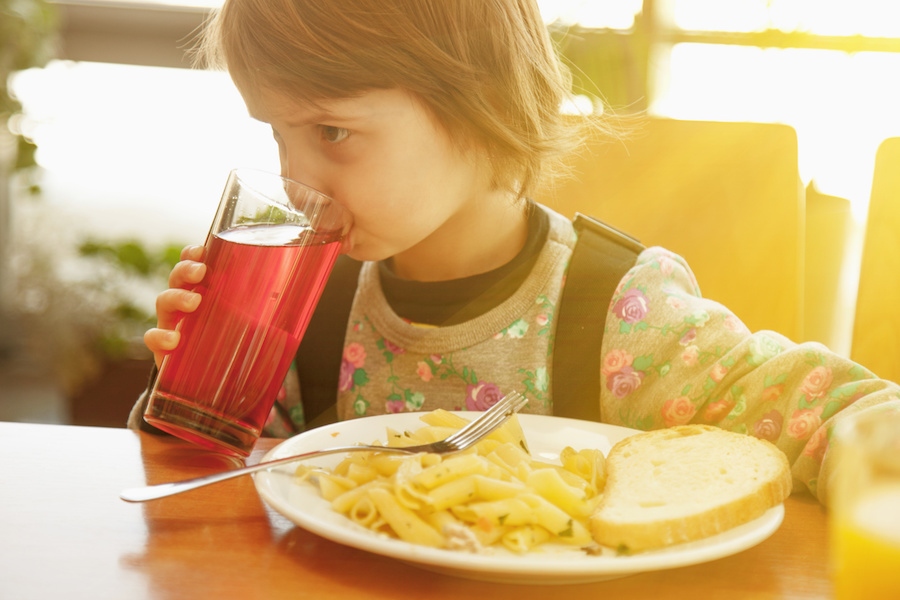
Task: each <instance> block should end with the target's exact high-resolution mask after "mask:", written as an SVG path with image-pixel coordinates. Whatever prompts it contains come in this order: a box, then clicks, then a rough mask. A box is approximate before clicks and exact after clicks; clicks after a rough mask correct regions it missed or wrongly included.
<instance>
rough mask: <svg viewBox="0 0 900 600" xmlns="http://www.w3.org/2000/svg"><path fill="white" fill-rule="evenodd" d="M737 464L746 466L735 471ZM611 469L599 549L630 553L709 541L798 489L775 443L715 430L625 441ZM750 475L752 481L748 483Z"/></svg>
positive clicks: (597, 523) (595, 527) (680, 430)
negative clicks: (747, 474)
mask: <svg viewBox="0 0 900 600" xmlns="http://www.w3.org/2000/svg"><path fill="white" fill-rule="evenodd" d="M736 459H737V460H739V461H746V463H745V464H739V465H734V463H735V462H736ZM679 460H684V461H687V460H691V461H695V462H692V463H689V464H686V465H685V464H679V463H678V461H679ZM729 460H730V461H732V462H731V464H730V465H729V464H728V461H729ZM648 462H649V463H652V466H649V465H648ZM606 464H607V474H608V479H607V482H606V489H605V491H604V496H603V499H602V500H601V502H600V504H599V505H598V507H597V509H596V511H595V512H594V514H593V515H592V516H591V533H592V535H593V537H594V540H595V541H596V542H597V543H598V544H601V545H604V546H610V547H613V548H617V549H619V550H624V551H630V552H636V551H642V550H649V549H653V548H660V547H665V546H670V545H673V544H679V543H683V542H689V541H692V540H697V539H701V538H705V537H709V536H711V535H715V534H717V533H721V532H723V531H726V530H728V529H731V528H733V527H737V526H738V525H741V524H743V523H747V522H749V521H752V520H753V519H756V518H757V517H759V516H761V515H762V514H763V513H765V512H766V511H767V510H768V509H770V508H772V507H773V506H777V505H779V504H781V503H782V502H784V499H785V498H787V496H788V495H790V493H791V487H792V485H793V478H792V476H791V471H790V465H789V464H788V461H787V457H786V456H785V455H784V453H783V452H781V450H779V449H778V448H777V447H775V446H774V445H773V444H771V443H770V442H768V441H766V440H761V439H758V438H755V437H751V436H747V435H743V434H739V433H734V432H729V431H725V430H723V429H719V428H717V427H712V426H709V425H681V426H676V427H671V428H668V429H660V430H655V431H649V432H643V433H640V434H636V435H634V436H631V437H628V438H625V439H624V440H622V441H620V442H619V443H617V444H616V445H615V446H613V448H612V449H611V450H610V453H609V455H608V456H607V461H606ZM648 469H649V474H648ZM748 469H749V470H750V474H751V476H749V477H742V476H741V475H743V474H744V473H743V472H744V471H747V470H748ZM732 470H734V471H737V473H736V475H737V477H735V474H730V472H731V471H732ZM639 477H644V478H645V479H643V480H638V479H637V478H639ZM676 477H677V480H675V479H674V478H676ZM729 478H731V479H736V480H735V481H733V482H732V483H729ZM676 488H677V489H676ZM673 495H674V496H675V497H674V498H673Z"/></svg>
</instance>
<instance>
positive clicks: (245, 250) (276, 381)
mask: <svg viewBox="0 0 900 600" xmlns="http://www.w3.org/2000/svg"><path fill="white" fill-rule="evenodd" d="M225 213H226V215H230V213H228V211H225ZM217 220H218V221H221V219H219V218H217ZM234 220H236V221H238V222H239V223H241V224H239V225H237V226H233V227H230V228H227V229H224V230H222V231H219V232H218V233H211V234H210V236H209V238H208V241H207V245H206V256H205V259H204V262H205V263H206V265H207V271H206V277H205V278H204V280H203V281H202V282H201V284H200V285H199V286H197V288H195V290H196V291H197V292H199V293H200V294H201V295H202V301H201V302H200V305H199V307H198V308H197V310H196V311H195V312H193V313H191V314H188V315H185V317H184V319H182V321H181V323H180V324H179V326H178V327H179V330H180V331H181V342H180V343H179V345H178V347H177V348H176V349H175V350H174V351H173V352H172V353H171V354H169V355H167V356H166V357H165V359H164V360H163V362H162V364H161V366H160V370H159V375H158V377H157V380H156V384H155V386H154V388H153V391H152V392H151V397H150V402H149V403H148V407H147V410H146V412H145V413H144V418H145V420H146V421H147V422H148V423H150V424H152V425H154V426H155V427H158V428H159V429H162V430H164V431H168V432H169V433H172V434H174V435H177V436H178V437H181V438H183V439H186V440H189V441H191V442H194V443H196V444H198V445H200V446H203V447H206V448H210V449H214V450H217V451H220V452H225V453H229V454H233V455H237V456H246V455H248V454H249V453H250V450H251V449H252V447H253V444H254V443H255V442H256V440H257V438H258V437H259V435H260V433H261V431H262V427H263V425H264V424H265V422H266V418H267V417H268V415H269V411H270V410H271V408H272V405H273V403H274V402H275V399H276V396H277V394H278V392H279V390H280V389H281V386H282V384H283V382H284V378H285V376H286V375H287V372H288V370H289V368H290V365H291V361H292V360H293V359H294V356H295V354H296V352H297V348H298V346H299V345H300V339H301V338H302V337H303V332H304V331H305V330H306V326H307V324H308V323H309V319H310V317H311V316H312V312H313V310H314V309H315V306H316V303H317V302H318V299H319V296H320V295H321V293H322V289H323V288H324V287H325V282H326V281H327V279H328V275H329V274H330V272H331V268H332V266H333V265H334V261H335V259H336V258H337V256H338V253H339V252H340V247H341V230H340V229H335V228H331V229H324V230H323V231H320V232H317V231H314V230H313V229H312V228H311V227H310V226H309V224H308V221H307V220H306V219H305V217H304V218H300V219H297V220H296V222H292V223H291V222H287V223H279V222H269V223H254V222H249V223H248V221H250V219H247V218H244V219H240V218H238V219H234ZM277 220H278V219H275V221H277ZM245 223H246V224H245ZM215 229H216V227H215V226H214V229H213V231H215Z"/></svg>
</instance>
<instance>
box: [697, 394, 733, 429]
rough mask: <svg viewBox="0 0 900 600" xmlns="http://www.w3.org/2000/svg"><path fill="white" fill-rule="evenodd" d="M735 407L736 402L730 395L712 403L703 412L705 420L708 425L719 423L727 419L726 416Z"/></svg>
mask: <svg viewBox="0 0 900 600" xmlns="http://www.w3.org/2000/svg"><path fill="white" fill-rule="evenodd" d="M734 405H735V401H734V398H732V397H731V394H728V395H727V396H725V397H724V398H722V399H721V400H717V401H716V402H710V403H709V404H707V405H706V408H705V409H704V410H703V420H704V421H706V422H707V423H717V422H718V421H721V420H722V419H723V418H725V415H727V414H728V413H730V412H731V409H733V408H734Z"/></svg>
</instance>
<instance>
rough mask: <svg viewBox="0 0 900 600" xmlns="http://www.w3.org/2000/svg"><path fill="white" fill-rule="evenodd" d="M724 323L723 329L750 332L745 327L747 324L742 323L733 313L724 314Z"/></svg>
mask: <svg viewBox="0 0 900 600" xmlns="http://www.w3.org/2000/svg"><path fill="white" fill-rule="evenodd" d="M724 325H725V329H727V330H728V331H733V332H735V333H750V330H749V329H747V326H746V325H744V324H743V323H742V322H741V320H740V319H738V318H737V317H736V316H734V315H728V316H726V317H725V321H724Z"/></svg>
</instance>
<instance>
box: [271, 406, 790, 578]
mask: <svg viewBox="0 0 900 600" xmlns="http://www.w3.org/2000/svg"><path fill="white" fill-rule="evenodd" d="M419 416H420V415H419V414H416V413H401V414H397V415H383V416H377V417H366V418H362V419H355V420H351V421H345V422H342V423H336V424H333V425H327V426H324V427H320V428H317V429H313V430H311V431H308V432H306V433H302V434H300V435H297V436H295V437H292V438H290V439H288V440H285V441H284V442H282V443H281V444H279V445H278V446H276V447H275V448H273V449H272V450H271V451H269V453H268V454H266V456H265V457H264V459H263V460H270V459H274V458H279V457H282V456H288V455H290V454H297V453H300V452H307V451H309V450H316V449H319V448H325V447H328V446H335V445H346V444H353V443H357V442H364V443H371V442H373V441H375V440H384V439H385V438H386V429H387V428H388V427H390V428H392V429H396V430H400V431H402V430H404V429H408V430H414V429H418V428H419V427H421V426H423V423H422V421H420V420H419ZM464 416H467V418H471V416H472V413H468V414H467V415H466V414H464ZM519 420H520V422H521V424H522V429H523V430H524V431H525V437H526V439H527V441H528V444H529V447H530V449H531V453H532V455H533V456H534V457H535V458H536V459H540V460H544V461H550V462H558V458H559V452H560V450H562V448H563V447H564V446H567V445H568V446H572V447H573V448H575V449H582V448H598V449H600V450H602V451H603V453H604V454H606V453H607V452H608V451H609V449H610V448H611V447H612V445H613V444H615V443H616V442H617V441H619V440H620V439H622V438H625V437H628V436H629V435H633V434H635V433H637V431H635V430H633V429H626V428H624V427H616V426H613V425H604V424H601V423H592V422H588V421H578V420H574V419H564V418H560V417H543V416H537V415H519ZM342 458H343V456H341V455H337V456H326V457H322V458H320V459H315V460H310V461H307V462H308V463H311V464H316V465H319V466H324V467H333V466H334V465H336V464H337V463H338V462H339V461H340V460H342ZM294 470H295V467H293V466H285V467H278V468H275V469H272V470H270V471H260V472H258V473H256V474H255V475H254V479H255V481H256V488H257V490H258V491H259V494H260V496H262V498H263V499H264V500H265V501H266V502H267V503H268V504H269V505H270V506H271V507H272V508H274V509H275V510H276V511H278V512H279V513H281V514H283V515H284V516H285V517H287V518H288V519H290V520H291V521H293V522H294V523H296V524H297V525H299V526H300V527H303V528H304V529H307V530H308V531H311V532H313V533H315V534H318V535H320V536H322V537H324V538H327V539H329V540H332V541H334V542H337V543H340V544H345V545H347V546H352V547H354V548H359V549H361V550H366V551H368V552H373V553H375V554H381V555H383V556H389V557H392V558H396V559H398V560H401V561H404V562H407V563H411V564H414V565H416V566H419V567H421V568H424V569H429V570H432V571H437V572H441V573H445V574H448V575H455V576H459V577H466V578H469V579H479V580H484V581H494V582H504V583H520V584H524V583H532V584H537V583H540V584H561V583H584V582H589V581H601V580H604V579H612V578H615V577H622V576H625V575H630V574H633V573H641V572H646V571H656V570H660V569H670V568H673V567H683V566H686V565H693V564H697V563H703V562H707V561H711V560H715V559H717V558H722V557H724V556H730V555H732V554H736V553H738V552H741V551H743V550H746V549H747V548H751V547H753V546H755V545H756V544H759V543H760V542H762V541H763V540H765V539H766V538H767V537H769V536H770V535H772V533H774V532H775V530H777V529H778V527H779V526H780V525H781V521H782V519H783V517H784V507H783V506H782V505H779V506H777V507H775V508H772V509H770V510H769V511H768V512H766V513H765V514H764V515H763V516H761V517H760V518H758V519H756V520H755V521H752V522H750V523H746V524H744V525H741V526H740V527H736V528H734V529H731V530H729V531H726V532H724V533H721V534H719V535H716V536H713V537H709V538H706V539H703V540H699V541H696V542H690V543H687V544H680V545H677V546H671V547H669V548H665V549H662V550H656V551H650V552H643V553H640V554H635V555H632V556H589V555H587V554H585V553H584V552H582V551H581V550H579V549H576V548H570V547H553V548H548V549H545V550H543V551H536V552H531V553H528V554H524V555H517V554H513V553H511V552H507V551H506V550H503V549H498V550H497V551H496V552H493V549H491V550H492V553H491V554H471V553H467V552H460V551H453V550H442V549H437V548H427V547H424V546H418V545H415V544H410V543H408V542H403V541H400V540H397V539H393V538H389V537H387V536H385V535H383V534H377V533H374V532H372V531H370V530H368V529H365V528H363V527H360V526H359V525H357V524H355V523H352V522H351V521H350V520H349V519H347V518H345V517H344V516H343V515H341V514H338V513H336V512H334V511H333V510H332V509H331V507H330V505H329V503H328V502H326V501H325V500H323V499H322V497H321V496H320V495H319V492H318V490H317V489H316V488H315V487H313V486H312V485H308V484H297V483H294V481H293V476H292V475H293V472H294Z"/></svg>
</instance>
